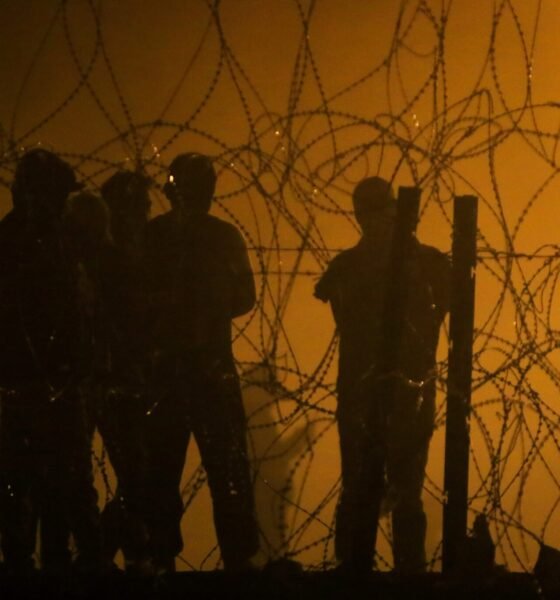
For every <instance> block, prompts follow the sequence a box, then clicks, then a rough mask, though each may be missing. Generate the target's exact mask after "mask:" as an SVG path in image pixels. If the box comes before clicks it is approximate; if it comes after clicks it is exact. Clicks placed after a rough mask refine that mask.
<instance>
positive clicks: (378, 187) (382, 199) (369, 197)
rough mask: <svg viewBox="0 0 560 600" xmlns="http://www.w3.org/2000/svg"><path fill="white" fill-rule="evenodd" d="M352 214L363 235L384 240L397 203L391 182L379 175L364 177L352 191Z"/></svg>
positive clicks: (393, 217)
mask: <svg viewBox="0 0 560 600" xmlns="http://www.w3.org/2000/svg"><path fill="white" fill-rule="evenodd" d="M352 204H353V206H354V214H355V216H356V220H357V221H358V224H359V225H360V228H361V230H362V232H363V234H364V237H366V238H369V239H372V240H373V239H379V240H383V241H384V240H385V239H386V238H387V236H388V235H389V234H390V233H391V232H392V229H393V225H394V222H395V216H396V212H397V205H396V202H395V196H394V194H393V189H392V188H391V184H390V183H389V182H388V181H385V179H382V178H381V177H366V178H365V179H362V181H360V182H359V183H358V185H357V186H356V187H355V188H354V192H353V193H352Z"/></svg>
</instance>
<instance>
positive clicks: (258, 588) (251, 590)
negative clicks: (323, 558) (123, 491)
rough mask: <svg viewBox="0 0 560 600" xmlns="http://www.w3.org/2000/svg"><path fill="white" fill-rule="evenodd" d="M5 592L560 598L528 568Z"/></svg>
mask: <svg viewBox="0 0 560 600" xmlns="http://www.w3.org/2000/svg"><path fill="white" fill-rule="evenodd" d="M0 598H1V599H2V600H5V599H8V598H37V599H38V598H72V599H74V598H76V599H81V598H83V599H86V598H87V599H89V598H103V599H105V598H135V599H136V598H139V599H140V598H185V599H191V598H192V599H195V598H196V599H198V598H204V599H216V598H244V599H245V598H263V599H266V600H276V599H284V598H286V599H287V598H289V599H290V600H299V599H307V598H321V599H322V600H323V599H324V600H330V599H333V600H334V599H339V598H340V599H346V598H348V599H352V600H354V599H357V598H368V599H371V600H374V599H380V600H381V599H383V600H392V599H399V600H400V599H409V598H410V599H424V598H426V599H432V598H433V599H437V600H440V599H453V600H462V599H465V600H466V599H472V598H474V599H475V600H486V599H488V600H490V599H491V600H499V599H502V598H507V599H509V598H516V599H517V598H522V599H528V600H531V599H533V598H535V599H537V598H554V599H560V593H557V591H553V592H551V593H549V594H548V595H547V596H544V595H542V592H541V591H540V589H539V585H538V583H537V581H536V580H535V578H534V577H533V576H532V575H530V574H525V573H504V574H499V575H496V576H494V577H490V578H487V579H485V580H484V581H481V580H478V581H477V580H476V579H475V578H473V577H464V578H462V579H454V580H451V579H444V578H443V577H442V576H441V575H440V574H438V573H431V574H427V575H423V576H416V577H409V578H405V577H399V576H397V575H394V574H391V573H372V574H370V575H369V576H367V577H363V578H360V579H357V578H351V577H346V576H342V575H341V574H339V573H335V572H332V571H331V572H320V573H319V572H307V573H274V572H273V573H270V572H268V573H251V574H239V575H231V574H226V573H223V572H219V571H216V572H204V573H202V572H194V573H193V572H190V573H177V574H173V575H167V576H165V577H161V578H146V579H139V578H132V577H129V576H125V575H124V574H122V573H115V574H112V575H110V576H107V577H103V578H98V577H86V576H83V575H82V576H74V577H65V578H54V577H47V576H45V575H40V574H37V575H30V576H28V577H10V576H7V575H4V576H0Z"/></svg>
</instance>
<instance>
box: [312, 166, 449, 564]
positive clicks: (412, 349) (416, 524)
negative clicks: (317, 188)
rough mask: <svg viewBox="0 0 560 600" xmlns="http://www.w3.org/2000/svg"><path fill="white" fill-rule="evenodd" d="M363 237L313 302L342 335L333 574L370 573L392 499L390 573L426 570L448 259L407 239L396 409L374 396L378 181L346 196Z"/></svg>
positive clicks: (383, 217)
mask: <svg viewBox="0 0 560 600" xmlns="http://www.w3.org/2000/svg"><path fill="white" fill-rule="evenodd" d="M352 201H353V207H354V214H355V217H356V220H357V221H358V225H359V226H360V229H361V231H362V237H361V239H360V240H359V242H358V243H357V244H356V246H354V247H353V248H350V249H348V250H344V251H342V252H341V253H340V254H338V255H337V256H336V257H335V258H334V259H333V260H332V261H331V262H330V264H329V265H328V268H327V270H326V272H325V273H324V274H323V275H322V277H321V278H320V280H319V281H318V283H317V285H316V287H315V296H316V297H317V298H318V299H320V300H322V301H324V302H329V303H330V306H331V309H332V312H333V316H334V320H335V323H336V326H337V330H338V334H339V342H340V345H339V364H338V378H337V395H338V403H337V421H338V431H339V438H340V453H341V474H342V489H341V494H340V499H339V504H338V507H337V514H336V529H335V552H336V558H337V560H338V562H339V565H340V568H341V569H343V570H348V571H350V572H367V571H369V570H371V568H372V566H373V564H374V555H375V545H376V539H377V528H378V520H379V517H380V514H381V510H382V502H383V500H384V499H385V500H386V501H388V500H389V499H391V504H392V506H391V507H390V508H392V524H393V527H392V533H393V558H394V567H395V569H396V570H397V571H399V572H404V573H416V572H422V571H424V570H425V569H426V557H425V549H424V541H425V534H426V517H425V514H424V510H423V506H422V499H421V494H422V488H423V482H424V474H425V467H426V463H427V458H428V448H429V442H430V438H431V435H432V431H433V427H434V417H435V391H436V387H435V377H436V374H435V367H436V349H437V344H438V336H439V329H440V325H441V323H442V321H443V319H444V316H445V314H446V312H447V311H448V304H449V300H448V296H449V275H450V267H449V263H448V259H447V258H446V256H445V255H444V254H442V253H441V252H440V251H439V250H437V249H435V248H432V247H430V246H426V245H424V244H421V243H419V242H418V241H417V240H416V238H415V239H414V240H413V245H412V250H411V255H410V257H409V258H408V260H407V265H406V269H405V272H406V281H407V285H408V294H407V299H408V300H407V306H406V310H405V322H404V324H403V330H402V338H401V345H400V351H399V364H398V380H397V384H396V392H395V397H394V401H393V405H392V406H390V407H389V408H388V409H387V408H386V406H385V402H384V399H383V398H380V397H379V390H380V389H383V388H379V387H377V385H376V369H377V368H378V367H379V365H380V364H381V362H382V361H381V360H380V352H383V347H382V343H381V342H382V340H381V335H382V322H383V318H384V315H385V309H386V297H387V290H388V285H389V282H390V281H391V277H392V273H391V270H390V254H391V246H392V236H393V229H394V222H395V216H396V202H395V198H394V195H393V191H392V189H391V185H390V184H389V183H388V182H387V181H385V180H384V179H382V178H380V177H368V178H366V179H364V180H362V181H361V182H359V183H358V185H357V186H356V188H355V189H354V192H353V195H352Z"/></svg>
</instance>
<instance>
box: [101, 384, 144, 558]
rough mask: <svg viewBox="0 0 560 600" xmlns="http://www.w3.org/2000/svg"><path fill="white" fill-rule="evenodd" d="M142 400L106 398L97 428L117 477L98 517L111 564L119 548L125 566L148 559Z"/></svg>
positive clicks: (130, 395) (132, 397)
mask: <svg viewBox="0 0 560 600" xmlns="http://www.w3.org/2000/svg"><path fill="white" fill-rule="evenodd" d="M145 420H146V411H145V410H144V407H143V406H142V398H140V397H137V396H134V395H132V394H128V395H124V394H122V395H120V396H119V397H114V396H113V397H109V398H107V399H106V401H105V402H104V403H103V406H102V411H101V412H100V414H99V418H98V428H99V432H100V434H101V437H102V438H103V442H104V444H105V448H106V449H107V454H108V456H109V460H110V461H111V465H112V466H113V469H114V471H115V475H116V477H117V489H116V491H115V495H114V497H113V498H112V499H111V500H110V501H109V502H107V504H106V505H105V507H104V509H103V511H102V513H101V526H102V530H103V538H104V552H105V556H106V557H107V558H108V559H110V560H113V558H114V556H115V553H116V552H117V550H118V549H119V548H122V549H123V554H124V557H125V562H126V563H127V564H128V563H138V562H141V561H145V560H147V558H148V555H149V550H148V533H147V526H146V523H145V522H144V521H145V515H144V512H145V507H146V504H147V501H148V500H147V497H146V481H145V480H146V467H147V465H146V449H145V447H144V429H145V427H144V422H145Z"/></svg>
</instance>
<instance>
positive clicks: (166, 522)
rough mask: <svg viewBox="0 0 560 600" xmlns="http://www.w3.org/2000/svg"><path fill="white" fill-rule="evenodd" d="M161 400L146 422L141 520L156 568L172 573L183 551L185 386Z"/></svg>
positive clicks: (187, 426)
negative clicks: (143, 501)
mask: <svg viewBox="0 0 560 600" xmlns="http://www.w3.org/2000/svg"><path fill="white" fill-rule="evenodd" d="M181 387H182V388H183V389H182V390H181V391H180V393H177V395H174V396H169V397H166V398H163V399H162V400H161V401H160V402H158V404H157V405H155V406H154V407H153V408H152V409H151V410H150V415H149V416H148V418H147V420H146V431H145V444H146V453H147V469H146V479H145V485H146V494H145V499H146V507H145V509H144V510H143V512H144V513H145V515H144V518H145V522H146V525H147V527H148V535H149V537H150V553H151V555H152V558H153V560H154V566H155V568H156V569H161V570H166V571H172V570H174V568H175V566H174V565H175V556H177V555H178V554H179V553H180V552H181V550H182V549H183V538H182V535H181V519H182V516H183V502H182V499H181V492H180V485H181V476H182V474H183V469H184V466H185V457H186V452H187V447H188V444H189V439H190V424H189V420H188V415H187V404H186V398H185V390H184V386H181Z"/></svg>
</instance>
